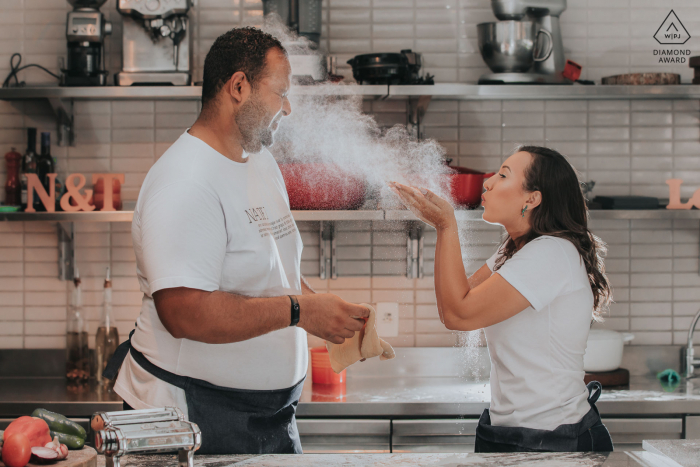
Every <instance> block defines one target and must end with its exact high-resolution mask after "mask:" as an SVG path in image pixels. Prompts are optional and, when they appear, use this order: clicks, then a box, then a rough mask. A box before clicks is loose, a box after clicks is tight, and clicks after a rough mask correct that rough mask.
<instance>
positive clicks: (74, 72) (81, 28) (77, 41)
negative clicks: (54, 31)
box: [61, 0, 112, 86]
mask: <svg viewBox="0 0 700 467" xmlns="http://www.w3.org/2000/svg"><path fill="white" fill-rule="evenodd" d="M106 1H107V0H68V3H70V4H71V6H72V7H73V11H71V12H70V13H68V18H67V20H66V39H67V41H68V56H67V60H66V67H65V68H63V67H61V86H104V85H105V84H106V81H107V71H105V67H104V39H105V36H107V35H109V34H111V33H112V23H110V22H109V21H106V20H105V17H104V15H103V14H102V13H101V12H100V7H101V6H102V5H104V3H105V2H106Z"/></svg>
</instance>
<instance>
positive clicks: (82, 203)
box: [61, 174, 95, 212]
mask: <svg viewBox="0 0 700 467" xmlns="http://www.w3.org/2000/svg"><path fill="white" fill-rule="evenodd" d="M76 178H77V179H78V186H75V179H76ZM84 186H85V175H83V174H70V175H68V177H66V194H65V195H63V197H62V198H61V208H62V209H63V210H64V211H67V212H74V211H81V210H82V211H92V210H93V209H95V206H92V205H90V204H88V200H89V199H90V197H91V196H92V190H85V196H84V197H83V195H81V194H80V189H81V188H82V187H84ZM70 198H73V201H75V204H76V206H71V204H70Z"/></svg>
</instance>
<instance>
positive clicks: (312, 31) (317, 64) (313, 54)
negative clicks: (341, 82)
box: [263, 0, 327, 81]
mask: <svg viewBox="0 0 700 467" xmlns="http://www.w3.org/2000/svg"><path fill="white" fill-rule="evenodd" d="M321 3H322V1H321V0H263V14H264V15H265V16H267V15H269V14H276V15H277V16H279V19H280V20H281V21H282V24H284V25H285V26H287V28H289V29H290V30H291V31H292V32H293V33H294V34H296V35H297V36H298V38H299V39H298V40H292V41H283V42H282V45H283V46H284V48H285V49H286V50H287V53H288V57H289V63H290V65H291V66H292V77H293V78H295V80H296V81H304V80H312V81H322V80H324V79H326V75H327V71H326V69H327V63H326V57H325V55H324V54H322V53H320V52H318V46H319V41H320V39H321Z"/></svg>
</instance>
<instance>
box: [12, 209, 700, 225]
mask: <svg viewBox="0 0 700 467" xmlns="http://www.w3.org/2000/svg"><path fill="white" fill-rule="evenodd" d="M483 212H484V211H483V210H482V209H458V210H456V211H455V215H456V217H457V220H458V221H480V220H482V216H483ZM133 214H134V212H133V211H113V212H102V211H98V212H36V213H29V212H4V213H0V221H24V222H28V221H46V222H131V219H132V217H133ZM292 215H293V216H294V220H296V221H297V222H307V221H316V222H320V221H415V220H418V218H417V217H416V216H414V215H413V213H411V211H408V210H396V211H381V210H366V211H292ZM591 219H594V220H634V219H660V220H664V219H666V220H673V219H679V220H681V219H686V220H695V219H697V220H700V210H698V209H693V210H667V209H652V210H624V211H623V210H619V211H618V210H609V211H608V210H604V211H603V210H594V211H591Z"/></svg>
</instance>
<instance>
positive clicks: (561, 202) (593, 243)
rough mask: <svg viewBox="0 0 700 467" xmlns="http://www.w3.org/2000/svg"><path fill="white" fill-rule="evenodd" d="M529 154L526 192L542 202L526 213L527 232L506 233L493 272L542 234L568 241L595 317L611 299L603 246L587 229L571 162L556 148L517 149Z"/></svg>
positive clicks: (526, 171) (579, 186) (584, 211)
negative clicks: (582, 265) (580, 267)
mask: <svg viewBox="0 0 700 467" xmlns="http://www.w3.org/2000/svg"><path fill="white" fill-rule="evenodd" d="M520 151H522V152H528V153H530V154H531V155H532V163H531V164H530V166H529V167H528V168H527V169H526V170H525V183H524V186H523V189H524V190H525V191H526V192H533V191H539V192H540V193H542V202H541V203H540V205H539V206H537V207H536V208H534V209H533V210H532V211H531V212H530V215H529V217H530V231H529V232H528V233H526V234H524V235H522V236H520V237H519V238H516V239H513V238H510V237H509V236H508V237H507V238H506V239H505V240H504V241H503V243H502V244H501V246H500V248H499V251H500V253H501V256H500V257H499V258H498V260H497V261H496V266H495V267H494V271H497V270H498V269H499V268H500V267H501V266H502V265H503V263H505V262H506V261H507V260H508V259H509V258H511V257H512V256H513V255H514V254H515V253H516V252H517V251H518V250H519V249H520V248H522V247H523V246H525V245H526V244H527V243H528V242H531V241H532V240H534V239H536V238H537V237H540V236H542V235H551V236H553V237H559V238H563V239H566V240H569V241H570V242H571V243H573V244H574V246H575V247H576V249H577V250H578V252H579V254H580V255H581V258H582V259H583V262H584V263H585V265H586V272H588V282H589V283H590V284H591V290H592V291H593V318H594V319H596V320H599V319H600V317H601V313H602V312H603V311H605V309H607V307H608V305H609V304H610V302H611V300H612V288H611V287H610V282H609V281H608V278H607V276H606V275H605V263H604V262H603V257H604V256H605V253H606V252H607V250H608V249H607V246H606V244H605V242H603V241H602V240H601V239H600V238H598V237H596V236H595V235H593V234H592V233H591V231H590V230H588V208H587V206H586V199H585V198H584V195H583V192H582V191H581V185H580V182H579V180H578V177H577V176H576V172H575V171H574V168H573V167H571V164H569V162H568V161H567V160H566V159H565V158H564V156H562V155H561V154H559V153H558V152H557V151H555V150H553V149H549V148H543V147H540V146H521V147H520V148H519V149H518V152H520Z"/></svg>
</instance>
